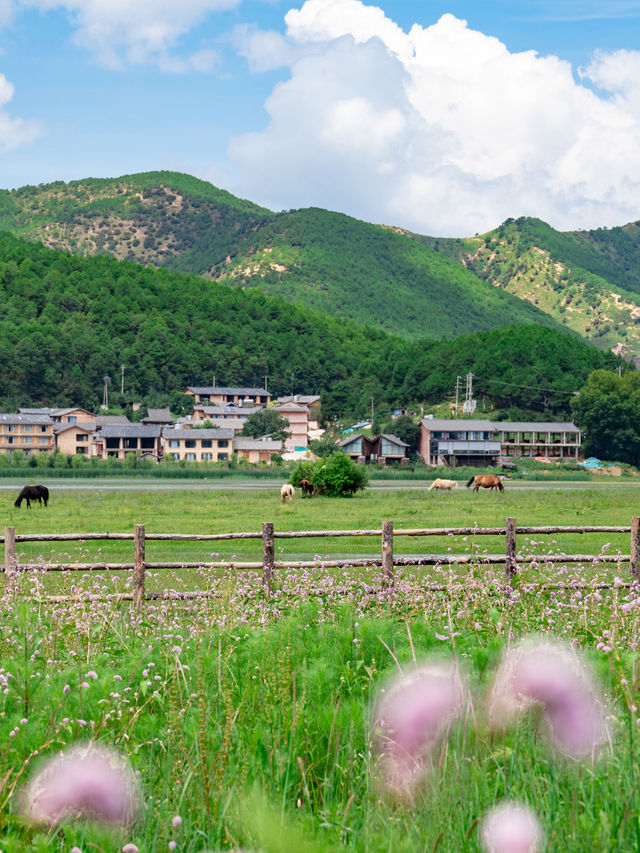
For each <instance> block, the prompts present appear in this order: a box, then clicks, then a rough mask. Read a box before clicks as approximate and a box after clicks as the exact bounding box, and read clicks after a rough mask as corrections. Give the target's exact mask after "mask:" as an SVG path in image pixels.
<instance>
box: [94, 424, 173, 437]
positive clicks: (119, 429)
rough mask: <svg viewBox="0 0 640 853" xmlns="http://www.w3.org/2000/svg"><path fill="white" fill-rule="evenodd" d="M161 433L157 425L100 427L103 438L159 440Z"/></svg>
mask: <svg viewBox="0 0 640 853" xmlns="http://www.w3.org/2000/svg"><path fill="white" fill-rule="evenodd" d="M161 433H162V427H161V426H160V425H159V424H105V425H104V426H103V427H102V435H103V436H104V437H105V438H120V437H122V438H160V435H161Z"/></svg>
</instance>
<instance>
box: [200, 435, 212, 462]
mask: <svg viewBox="0 0 640 853" xmlns="http://www.w3.org/2000/svg"><path fill="white" fill-rule="evenodd" d="M200 446H201V447H213V442H212V441H211V439H210V438H203V439H202V441H201V442H200ZM209 456H211V454H209ZM202 458H203V459H204V454H203V456H202Z"/></svg>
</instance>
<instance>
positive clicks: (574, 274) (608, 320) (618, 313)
mask: <svg viewBox="0 0 640 853" xmlns="http://www.w3.org/2000/svg"><path fill="white" fill-rule="evenodd" d="M412 236H413V238H414V239H415V240H416V241H417V242H419V243H420V244H421V245H426V246H428V247H429V248H433V249H435V250H436V251H439V252H442V253H443V254H445V255H446V256H447V257H450V258H452V259H454V260H456V261H458V262H459V263H460V264H461V265H463V266H464V267H465V268H466V269H469V270H472V271H473V272H474V273H476V275H478V276H480V277H481V278H484V279H485V280H486V281H488V282H490V283H491V284H493V285H496V286H497V287H499V288H501V289H503V290H505V291H507V292H509V293H511V294H513V295H514V296H517V297H519V298H520V299H523V300H527V301H528V302H531V303H532V304H534V305H536V306H537V307H538V308H540V309H541V310H543V311H544V312H545V313H547V314H549V315H550V316H552V317H554V318H555V319H556V320H557V321H558V322H560V323H562V324H563V325H565V326H566V327H567V328H570V329H573V330H574V331H576V332H578V333H579V334H581V335H582V336H584V337H585V338H587V340H590V341H592V342H593V343H594V344H596V345H597V346H599V347H603V348H607V349H613V350H614V351H615V352H618V353H621V354H624V355H625V356H626V357H627V358H631V359H634V360H636V359H640V326H639V324H638V319H639V318H640V223H631V224H630V225H626V226H624V227H622V228H612V229H610V230H608V229H599V230H597V231H571V232H567V233H562V232H560V231H555V230H554V229H553V228H551V226H549V225H547V224H546V223H545V222H542V221H541V220H539V219H531V218H526V217H523V218H521V219H516V220H513V219H508V220H507V221H506V222H504V223H503V224H502V225H501V226H500V227H499V228H496V229H495V230H493V231H489V232H488V233H487V234H483V235H481V236H479V237H474V238H469V239H464V240H460V239H439V238H435V237H423V236H419V235H412Z"/></svg>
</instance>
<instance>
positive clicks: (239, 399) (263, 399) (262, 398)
mask: <svg viewBox="0 0 640 853" xmlns="http://www.w3.org/2000/svg"><path fill="white" fill-rule="evenodd" d="M184 393H185V394H190V395H191V396H192V397H193V398H194V403H195V404H196V405H200V404H201V403H207V404H210V405H215V406H226V405H229V404H234V405H236V406H242V405H248V406H251V405H253V406H266V405H268V404H269V403H270V402H271V394H270V393H269V392H268V391H267V389H266V388H220V387H218V386H215V385H214V386H208V387H202V386H189V387H188V388H187V390H186V391H185V392H184Z"/></svg>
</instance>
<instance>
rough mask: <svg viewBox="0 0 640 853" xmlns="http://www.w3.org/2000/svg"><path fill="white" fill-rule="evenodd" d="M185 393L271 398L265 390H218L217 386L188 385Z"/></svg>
mask: <svg viewBox="0 0 640 853" xmlns="http://www.w3.org/2000/svg"><path fill="white" fill-rule="evenodd" d="M187 391H193V392H194V394H234V395H236V396H242V397H255V396H256V394H259V395H260V396H261V397H266V396H268V397H270V396H271V393H270V392H269V391H267V389H266V388H219V387H218V386H215V387H214V386H209V387H205V386H200V385H189V387H188V388H187Z"/></svg>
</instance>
